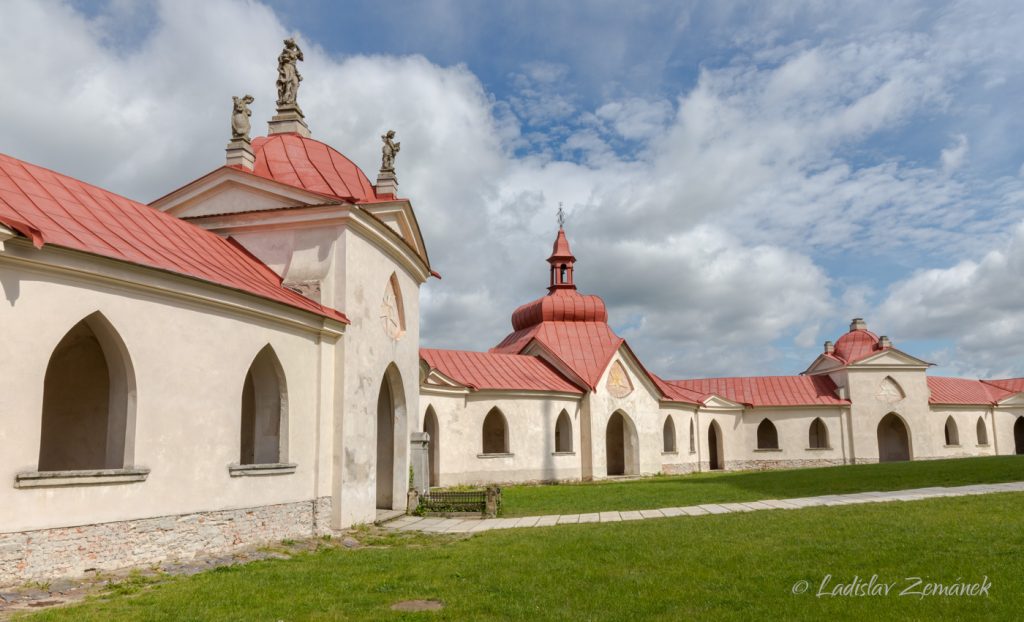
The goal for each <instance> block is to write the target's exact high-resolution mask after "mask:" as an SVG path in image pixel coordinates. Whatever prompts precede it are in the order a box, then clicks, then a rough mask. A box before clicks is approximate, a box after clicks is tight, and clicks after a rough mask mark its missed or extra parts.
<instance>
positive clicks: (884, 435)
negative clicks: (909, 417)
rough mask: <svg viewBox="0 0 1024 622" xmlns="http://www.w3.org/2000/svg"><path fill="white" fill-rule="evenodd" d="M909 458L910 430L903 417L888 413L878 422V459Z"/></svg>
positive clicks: (896, 460) (884, 460)
mask: <svg viewBox="0 0 1024 622" xmlns="http://www.w3.org/2000/svg"><path fill="white" fill-rule="evenodd" d="M902 460H910V432H909V431H908V430H907V426H906V424H905V423H903V419H901V418H900V417H899V415H897V414H896V413H889V414H888V415H886V416H884V417H882V420H881V421H879V422H878V461H879V462H899V461H902Z"/></svg>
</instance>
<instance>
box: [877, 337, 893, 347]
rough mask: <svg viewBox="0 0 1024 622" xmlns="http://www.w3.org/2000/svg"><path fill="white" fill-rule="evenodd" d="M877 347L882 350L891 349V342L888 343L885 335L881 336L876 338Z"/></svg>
mask: <svg viewBox="0 0 1024 622" xmlns="http://www.w3.org/2000/svg"><path fill="white" fill-rule="evenodd" d="M878 347H879V348H882V349H885V348H891V347H892V342H891V341H889V338H888V337H886V336H885V335H882V336H881V337H879V338H878Z"/></svg>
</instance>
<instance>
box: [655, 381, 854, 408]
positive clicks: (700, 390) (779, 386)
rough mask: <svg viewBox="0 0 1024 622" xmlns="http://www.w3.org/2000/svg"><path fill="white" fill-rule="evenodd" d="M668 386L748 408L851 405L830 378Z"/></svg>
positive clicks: (683, 382) (675, 384) (685, 382)
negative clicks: (713, 396)
mask: <svg viewBox="0 0 1024 622" xmlns="http://www.w3.org/2000/svg"><path fill="white" fill-rule="evenodd" d="M666 382H667V383H668V384H669V385H671V386H673V387H676V388H678V389H684V390H686V391H688V392H690V393H691V394H697V395H700V396H702V399H707V397H709V396H711V395H718V396H720V397H723V398H725V399H727V400H730V401H733V402H737V403H740V404H745V405H748V406H817V405H822V406H838V405H842V404H849V403H850V402H849V401H848V400H844V399H840V398H839V397H837V396H836V394H835V390H836V385H835V383H834V382H832V379H831V378H829V377H828V376H751V377H744V378H696V379H691V380H667V381H666Z"/></svg>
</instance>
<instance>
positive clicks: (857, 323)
mask: <svg viewBox="0 0 1024 622" xmlns="http://www.w3.org/2000/svg"><path fill="white" fill-rule="evenodd" d="M867 329H868V323H867V322H865V321H864V318H862V317H855V318H853V321H852V322H850V332H851V333H852V332H853V331H855V330H867Z"/></svg>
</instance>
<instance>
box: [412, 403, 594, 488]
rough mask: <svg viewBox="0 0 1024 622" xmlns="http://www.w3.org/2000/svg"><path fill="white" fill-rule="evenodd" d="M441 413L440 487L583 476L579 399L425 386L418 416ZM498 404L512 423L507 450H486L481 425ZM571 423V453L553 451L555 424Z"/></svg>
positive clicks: (569, 478) (509, 424) (508, 429)
mask: <svg viewBox="0 0 1024 622" xmlns="http://www.w3.org/2000/svg"><path fill="white" fill-rule="evenodd" d="M428 407H433V409H434V412H435V413H436V415H437V422H438V438H436V439H432V440H431V442H437V443H438V448H439V451H440V454H439V463H440V465H439V466H440V473H439V482H438V484H439V485H440V486H454V485H457V484H487V483H509V482H531V481H555V480H577V479H580V456H581V452H580V448H581V445H580V429H581V421H580V401H579V399H576V398H572V397H569V396H565V395H558V394H545V393H526V392H517V393H514V394H509V393H503V392H498V391H480V392H472V393H463V394H448V395H445V394H441V393H438V392H435V391H431V390H430V389H424V391H423V394H422V395H421V396H420V411H419V421H420V422H422V421H423V417H424V416H425V414H426V411H427V408H428ZM495 407H497V408H498V409H499V410H500V411H501V413H502V414H503V415H504V417H505V420H506V422H507V424H508V427H507V431H508V446H509V453H508V454H497V455H484V454H483V424H484V419H485V418H486V417H487V414H488V413H489V412H490V411H491V409H492V408H495ZM562 410H565V412H566V413H567V414H568V415H569V420H570V421H571V422H572V447H573V451H572V452H571V453H558V454H556V452H555V423H556V421H557V420H558V415H559V413H561V412H562Z"/></svg>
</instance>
